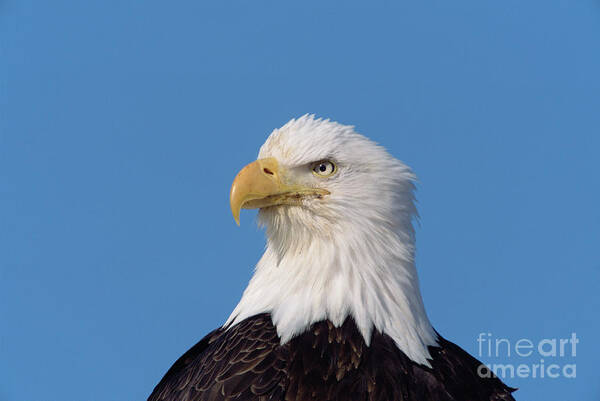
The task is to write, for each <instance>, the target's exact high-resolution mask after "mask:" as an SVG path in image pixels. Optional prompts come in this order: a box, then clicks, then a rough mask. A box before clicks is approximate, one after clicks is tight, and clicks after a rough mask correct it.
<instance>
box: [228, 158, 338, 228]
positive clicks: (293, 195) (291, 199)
mask: <svg viewBox="0 0 600 401" xmlns="http://www.w3.org/2000/svg"><path fill="white" fill-rule="evenodd" d="M281 173H282V172H281V171H280V169H279V163H278V162H277V160H276V159H274V158H272V157H270V158H267V159H259V160H257V161H255V162H252V163H250V164H248V165H247V166H246V167H244V168H243V169H242V170H241V171H240V172H239V173H238V175H237V176H236V177H235V179H234V180H233V184H232V185H231V193H230V196H229V201H230V205H231V213H233V218H234V219H235V222H236V223H237V225H238V226H239V225H240V211H241V209H242V208H244V209H256V208H262V207H268V206H275V205H300V204H301V203H302V199H303V198H304V197H307V196H312V197H322V196H323V195H328V194H329V191H327V190H324V189H320V188H311V187H304V186H298V185H293V184H292V185H289V184H286V183H284V182H283V181H282V177H281Z"/></svg>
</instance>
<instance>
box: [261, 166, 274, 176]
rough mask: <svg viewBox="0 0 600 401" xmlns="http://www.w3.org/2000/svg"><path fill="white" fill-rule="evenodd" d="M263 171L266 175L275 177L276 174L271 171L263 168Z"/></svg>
mask: <svg viewBox="0 0 600 401" xmlns="http://www.w3.org/2000/svg"><path fill="white" fill-rule="evenodd" d="M263 171H264V172H265V174H269V175H275V173H273V172H272V171H271V170H269V169H268V168H266V167H265V168H263Z"/></svg>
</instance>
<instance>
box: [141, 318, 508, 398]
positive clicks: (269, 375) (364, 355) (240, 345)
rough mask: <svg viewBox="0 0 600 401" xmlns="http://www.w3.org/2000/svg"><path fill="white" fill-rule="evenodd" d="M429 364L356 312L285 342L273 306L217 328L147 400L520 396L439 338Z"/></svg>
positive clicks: (180, 362)
mask: <svg viewBox="0 0 600 401" xmlns="http://www.w3.org/2000/svg"><path fill="white" fill-rule="evenodd" d="M438 343H439V346H435V347H430V350H429V351H430V354H431V358H432V359H431V368H429V367H426V366H424V365H420V364H417V363H415V362H413V361H412V360H411V359H410V358H408V357H407V356H406V354H404V353H403V352H402V351H401V350H400V349H398V347H397V346H396V344H395V343H394V341H393V340H392V339H391V338H390V337H389V336H388V335H386V334H383V333H381V332H373V338H372V339H371V344H370V346H367V345H366V343H365V341H364V339H363V336H362V334H361V333H360V331H359V330H358V328H357V326H356V324H355V323H354V320H353V319H352V318H348V319H346V321H345V322H344V323H343V324H342V325H341V326H340V327H336V326H335V325H333V323H331V322H330V321H322V322H318V323H315V324H313V325H312V326H311V327H310V328H309V330H307V331H306V332H305V333H303V334H301V335H299V336H297V337H294V338H293V339H291V340H290V341H288V342H287V343H285V344H283V345H281V344H280V341H279V337H278V336H277V331H276V329H275V327H274V325H273V323H272V320H271V317H270V315H268V314H260V315H256V316H253V317H250V318H248V319H245V320H244V321H242V322H240V323H238V324H236V325H235V326H233V327H231V328H229V330H223V329H218V330H216V331H213V332H212V333H210V334H209V335H207V336H206V337H205V338H204V339H202V340H201V341H200V342H199V343H198V344H196V345H195V346H194V347H192V348H191V349H190V350H189V351H188V352H186V353H185V354H184V355H183V356H182V357H181V358H180V359H179V360H178V361H177V362H175V364H174V365H173V367H172V368H171V369H170V370H169V371H168V372H167V374H166V375H165V377H164V378H163V379H162V380H161V382H160V383H159V384H158V385H157V386H156V388H155V389H154V392H153V393H152V395H151V396H150V398H149V399H148V401H225V400H238V401H267V400H271V401H309V400H311V401H317V400H318V401H342V400H343V401H424V400H427V401H514V399H513V397H512V396H511V394H510V393H511V392H512V391H514V390H513V389H511V388H509V387H507V386H505V385H504V384H503V383H502V382H501V381H500V380H499V379H497V378H495V377H493V378H481V377H479V376H478V374H477V368H478V367H479V365H480V362H479V361H477V359H475V358H473V357H472V356H470V355H469V354H468V353H466V352H465V351H463V350H462V349H461V348H460V347H458V346H456V345H454V344H453V343H451V342H449V341H446V340H445V339H443V338H441V337H439V338H438Z"/></svg>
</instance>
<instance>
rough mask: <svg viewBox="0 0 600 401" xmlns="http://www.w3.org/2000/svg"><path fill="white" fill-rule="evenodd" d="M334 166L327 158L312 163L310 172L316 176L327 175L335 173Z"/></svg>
mask: <svg viewBox="0 0 600 401" xmlns="http://www.w3.org/2000/svg"><path fill="white" fill-rule="evenodd" d="M335 171H336V167H335V164H333V162H330V161H329V160H322V161H320V162H316V163H315V164H313V167H312V172H313V174H314V175H316V176H318V177H329V176H330V175H332V174H333V173H335Z"/></svg>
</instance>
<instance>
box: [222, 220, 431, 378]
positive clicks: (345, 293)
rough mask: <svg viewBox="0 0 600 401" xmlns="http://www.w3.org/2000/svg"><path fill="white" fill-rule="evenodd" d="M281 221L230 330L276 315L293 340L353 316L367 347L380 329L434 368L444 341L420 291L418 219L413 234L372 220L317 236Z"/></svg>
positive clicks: (283, 333) (273, 225) (271, 227)
mask: <svg viewBox="0 0 600 401" xmlns="http://www.w3.org/2000/svg"><path fill="white" fill-rule="evenodd" d="M290 210H291V209H290ZM261 213H263V211H261ZM265 213H268V212H267V211H265ZM270 217H271V218H272V217H273V216H270ZM261 218H262V219H263V220H264V219H265V216H261ZM278 219H279V220H278V221H277V222H274V221H270V224H268V225H267V238H268V243H267V249H266V251H265V253H264V255H263V257H262V258H261V259H260V261H259V262H258V264H257V266H256V271H255V274H254V276H253V277H252V279H251V281H250V283H249V285H248V287H247V288H246V290H245V291H244V294H243V296H242V299H241V300H240V302H239V304H238V305H237V307H236V308H235V310H234V311H233V313H232V314H231V316H230V317H229V319H228V320H227V322H226V324H225V326H229V325H233V324H235V323H238V322H240V321H242V320H243V319H245V318H248V317H251V316H253V315H256V314H259V313H270V314H271V317H272V319H273V323H274V325H275V326H276V328H277V332H278V334H279V336H280V338H281V342H282V343H285V342H287V341H289V340H290V339H291V338H293V337H294V336H296V335H298V334H301V333H302V332H304V331H305V330H306V329H307V328H308V327H309V326H310V325H311V324H313V323H315V322H318V321H321V320H325V319H329V320H330V321H331V322H332V323H333V324H335V325H338V326H339V325H341V324H342V323H343V322H344V320H345V319H346V318H347V317H348V316H351V317H352V318H354V321H355V322H356V324H357V326H358V329H359V330H360V332H361V333H362V335H363V337H364V339H365V342H366V343H367V344H370V340H371V334H372V331H373V330H378V331H380V332H382V333H385V334H387V335H389V336H390V337H391V338H392V339H393V340H394V341H395V342H396V345H397V346H398V348H399V349H400V350H402V351H403V352H404V353H405V354H406V355H407V356H408V357H409V358H410V359H412V360H413V361H415V362H417V363H420V364H423V365H426V366H430V365H429V362H428V358H430V354H429V351H428V346H431V345H436V344H437V341H436V338H437V336H436V333H435V331H434V329H433V328H432V326H431V324H430V323H429V319H428V318H427V314H426V312H425V308H424V306H423V301H422V299H421V294H420V291H419V282H418V277H417V272H416V269H415V266H414V260H413V259H414V235H413V231H412V225H411V223H410V222H406V221H404V223H405V227H404V228H405V230H398V229H397V227H391V226H387V227H386V226H385V225H379V226H377V227H375V226H373V225H370V224H369V223H368V221H366V222H365V224H364V225H357V224H352V225H350V224H346V225H344V224H336V225H335V226H334V227H329V228H330V230H326V231H320V232H321V233H324V232H327V234H315V231H314V230H311V229H310V228H305V229H304V228H298V227H299V226H298V225H294V226H295V227H294V228H295V229H296V231H294V232H290V230H287V229H286V228H285V227H286V225H287V224H286V223H288V224H291V221H284V220H283V218H282V217H281V216H278ZM354 223H356V222H354ZM357 227H361V228H360V229H357Z"/></svg>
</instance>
